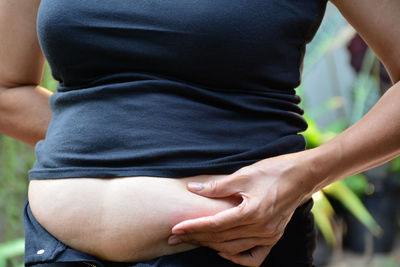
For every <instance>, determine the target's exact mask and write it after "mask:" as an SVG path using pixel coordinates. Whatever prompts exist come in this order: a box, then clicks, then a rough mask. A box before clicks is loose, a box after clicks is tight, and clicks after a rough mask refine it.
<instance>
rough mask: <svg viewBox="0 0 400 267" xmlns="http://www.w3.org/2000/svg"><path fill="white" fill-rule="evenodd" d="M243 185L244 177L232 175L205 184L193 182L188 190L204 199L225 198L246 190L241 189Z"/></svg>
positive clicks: (188, 186) (189, 184) (188, 185)
mask: <svg viewBox="0 0 400 267" xmlns="http://www.w3.org/2000/svg"><path fill="white" fill-rule="evenodd" d="M243 185H244V179H243V177H241V176H238V175H233V174H232V175H228V176H226V177H223V178H218V179H213V180H211V181H208V182H205V183H197V182H191V183H188V184H187V188H188V190H189V191H191V192H193V193H195V194H198V195H201V196H204V197H215V198H223V197H228V196H231V195H234V194H237V193H239V192H241V191H243V190H244V188H241V187H242V186H243Z"/></svg>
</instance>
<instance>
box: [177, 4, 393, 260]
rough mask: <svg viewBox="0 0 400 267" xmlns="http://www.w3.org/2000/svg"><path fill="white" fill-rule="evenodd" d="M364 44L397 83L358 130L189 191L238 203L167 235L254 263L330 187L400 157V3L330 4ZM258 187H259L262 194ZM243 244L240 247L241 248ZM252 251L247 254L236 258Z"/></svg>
mask: <svg viewBox="0 0 400 267" xmlns="http://www.w3.org/2000/svg"><path fill="white" fill-rule="evenodd" d="M333 3H334V4H335V5H336V6H337V7H338V8H339V10H340V11H341V12H342V14H343V15H344V16H345V17H346V18H347V19H348V21H349V22H350V23H351V24H352V25H353V26H354V27H355V28H356V30H357V31H358V32H359V33H360V34H361V36H362V37H363V38H364V39H365V40H366V41H367V42H368V44H369V45H370V46H371V47H372V49H373V50H374V51H375V52H376V54H377V55H378V57H379V58H380V59H381V60H382V61H383V63H384V64H385V66H386V68H387V69H388V71H389V73H390V75H391V78H392V81H393V82H394V83H396V84H395V85H394V86H393V87H392V88H391V89H390V90H389V91H387V93H386V94H385V95H384V96H383V97H382V98H381V99H380V100H379V102H378V103H377V104H376V105H375V106H374V107H373V108H372V109H371V111H370V112H369V113H368V114H367V115H365V116H364V117H363V118H362V119H361V120H360V121H359V122H357V123H356V124H355V125H353V126H352V127H350V128H349V129H347V130H346V131H344V132H343V133H341V134H340V135H338V136H337V137H336V138H334V139H333V140H331V141H330V142H328V143H326V144H324V145H322V146H320V147H318V148H315V149H312V150H307V151H302V152H299V153H293V154H288V155H282V156H279V157H275V158H270V159H265V160H262V161H259V162H257V163H255V164H253V165H250V166H247V167H245V168H242V169H240V170H239V171H237V172H236V173H234V174H232V175H230V176H228V177H226V178H225V179H220V180H215V181H213V182H212V183H204V184H198V185H197V186H193V187H191V186H190V185H188V189H189V190H191V191H192V192H194V193H197V194H200V195H202V196H208V197H226V196H230V195H239V196H241V197H242V199H243V201H242V203H241V204H240V205H239V206H237V207H234V208H232V209H229V210H226V211H223V212H220V213H218V214H217V215H215V216H210V217H203V218H199V219H194V220H188V221H184V222H181V223H180V224H178V225H176V226H174V227H173V229H172V232H173V233H174V234H176V235H177V236H178V237H179V238H180V239H181V240H183V241H184V242H190V243H194V244H200V245H204V246H209V247H211V248H214V249H216V250H218V251H220V252H222V253H221V254H220V255H221V256H222V257H224V258H227V259H229V260H231V261H233V262H235V263H238V264H242V265H247V266H258V265H259V264H260V263H261V262H262V261H263V260H264V259H265V257H266V256H267V255H268V253H269V250H270V249H271V247H272V246H274V245H275V244H276V242H277V241H278V240H279V239H280V237H281V236H282V234H283V231H284V229H285V227H286V225H287V223H288V222H289V220H290V218H291V216H292V215H293V212H294V210H295V209H296V208H297V207H298V206H299V204H301V203H302V202H304V201H305V200H306V199H308V198H310V197H311V196H312V194H313V193H314V192H316V191H318V190H319V189H321V188H323V187H324V186H327V185H329V184H330V183H332V182H334V181H336V180H339V179H342V178H344V177H347V176H349V175H352V174H354V173H358V172H361V171H364V170H367V169H369V168H372V167H375V166H377V165H379V164H381V163H384V162H386V161H388V160H390V159H392V158H394V157H396V156H398V155H399V154H400V116H399V114H400V105H399V101H400V82H398V81H399V80H400V49H399V47H400V29H399V27H393V25H399V24H400V16H399V15H398V14H400V2H399V1H398V0H383V1H375V0H336V1H334V2H333ZM260 188H262V190H260ZM239 247H240V249H239ZM248 249H250V253H241V254H239V253H240V252H244V251H246V250H248Z"/></svg>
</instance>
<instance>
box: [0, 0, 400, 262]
mask: <svg viewBox="0 0 400 267" xmlns="http://www.w3.org/2000/svg"><path fill="white" fill-rule="evenodd" d="M42 85H43V86H44V87H46V88H48V89H50V90H52V91H55V89H56V87H57V82H56V81H54V80H53V79H52V77H51V73H50V70H49V67H48V65H47V64H46V67H45V73H44V76H43V80H42ZM390 85H391V82H390V78H389V77H388V75H387V73H386V71H385V69H384V67H383V66H382V64H381V63H380V62H379V60H377V58H376V57H375V55H374V53H373V52H372V51H371V50H370V49H369V48H368V47H367V46H366V45H365V43H364V42H363V41H362V39H361V38H360V37H359V36H358V35H357V34H356V32H355V31H354V29H353V28H352V27H351V26H349V25H348V24H347V22H346V21H345V20H344V19H343V17H342V16H341V15H340V14H339V13H338V11H337V10H336V9H335V8H334V7H333V6H332V5H331V4H328V8H327V12H326V16H325V18H324V21H323V22H322V25H321V27H320V29H319V31H318V33H317V35H316V36H315V38H314V40H313V41H312V43H310V44H309V45H308V46H307V53H306V57H305V61H304V66H303V82H302V85H301V86H300V87H299V88H297V93H298V94H299V95H300V96H301V97H302V99H303V101H302V103H301V105H302V108H303V109H304V110H305V111H306V112H305V117H306V119H307V121H308V123H309V128H308V130H307V131H306V132H305V133H303V134H304V135H305V137H306V140H307V148H312V147H316V146H318V145H320V144H322V143H323V142H326V141H327V140H329V139H330V138H332V137H334V136H335V135H337V134H338V133H340V132H341V131H343V130H344V129H346V128H347V127H348V126H350V125H352V124H353V123H355V122H356V121H357V120H359V119H360V118H361V116H363V115H364V114H365V113H366V112H367V111H368V110H369V109H370V108H371V107H372V105H374V103H375V102H376V101H377V100H378V99H379V97H380V96H381V95H382V94H383V93H384V92H385V90H387V89H388V88H389V87H390ZM365 134H368V133H365ZM34 160H35V157H34V151H33V149H32V148H30V147H29V146H27V145H25V144H22V143H20V142H18V141H14V140H12V139H11V138H8V137H7V136H4V135H0V267H8V266H23V253H24V239H23V237H24V231H23V225H22V219H21V214H22V209H23V205H24V203H25V201H26V199H27V185H28V177H27V173H28V170H29V169H30V168H31V166H32V165H33V162H34ZM338 168H340V166H338ZM313 198H314V201H315V205H314V208H313V213H314V216H315V219H316V229H317V231H318V245H317V249H316V251H315V254H314V257H315V265H316V267H320V266H327V267H346V266H352V267H357V266H379V267H386V266H387V267H392V266H393V267H394V266H400V235H399V232H400V231H399V229H400V208H399V205H398V203H400V158H397V159H395V160H392V161H391V162H388V163H386V164H384V165H382V166H379V167H377V168H374V169H372V170H370V171H367V172H365V173H362V174H358V175H355V176H352V177H349V178H346V179H345V180H343V181H339V182H336V183H334V184H332V185H331V186H329V187H327V188H325V189H323V190H322V191H320V192H318V193H317V194H315V195H314V196H313Z"/></svg>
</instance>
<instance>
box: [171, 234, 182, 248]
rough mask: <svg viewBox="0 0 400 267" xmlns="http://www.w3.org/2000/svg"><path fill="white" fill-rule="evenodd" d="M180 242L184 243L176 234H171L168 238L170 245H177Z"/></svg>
mask: <svg viewBox="0 0 400 267" xmlns="http://www.w3.org/2000/svg"><path fill="white" fill-rule="evenodd" d="M180 243H182V240H180V239H179V238H178V237H177V236H176V235H171V236H170V237H169V238H168V245H171V246H176V245H178V244H180Z"/></svg>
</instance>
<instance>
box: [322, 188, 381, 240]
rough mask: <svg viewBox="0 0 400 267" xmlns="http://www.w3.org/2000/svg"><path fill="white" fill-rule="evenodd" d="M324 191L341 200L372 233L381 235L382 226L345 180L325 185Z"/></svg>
mask: <svg viewBox="0 0 400 267" xmlns="http://www.w3.org/2000/svg"><path fill="white" fill-rule="evenodd" d="M323 191H324V192H325V193H326V194H328V195H329V196H331V197H333V198H335V199H336V200H338V201H340V203H342V204H343V206H344V207H345V208H346V209H347V210H348V211H349V212H351V214H353V215H354V217H356V218H357V219H358V220H359V221H360V222H361V223H362V224H364V225H365V226H366V227H367V228H368V230H369V231H370V232H371V233H372V234H374V235H375V236H379V235H381V233H382V229H381V227H380V226H379V225H378V224H377V222H376V221H375V219H374V218H373V217H372V216H371V214H370V213H369V211H368V210H367V209H366V208H365V206H364V204H363V203H362V202H361V200H360V198H359V197H358V196H357V195H356V194H355V193H354V192H353V191H351V190H350V189H349V188H348V187H347V186H346V184H345V183H344V182H343V181H337V182H335V183H333V184H331V185H329V186H327V187H325V188H324V189H323Z"/></svg>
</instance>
